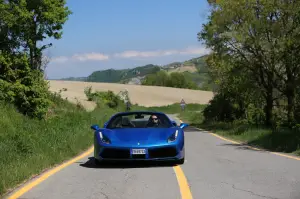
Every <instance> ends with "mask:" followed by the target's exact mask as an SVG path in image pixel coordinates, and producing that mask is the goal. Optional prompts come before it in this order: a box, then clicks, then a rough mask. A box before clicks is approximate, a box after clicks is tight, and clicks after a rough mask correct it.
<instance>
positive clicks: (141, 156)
mask: <svg viewBox="0 0 300 199" xmlns="http://www.w3.org/2000/svg"><path fill="white" fill-rule="evenodd" d="M132 159H146V155H145V154H134V155H132Z"/></svg>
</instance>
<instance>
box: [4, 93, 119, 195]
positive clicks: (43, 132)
mask: <svg viewBox="0 0 300 199" xmlns="http://www.w3.org/2000/svg"><path fill="white" fill-rule="evenodd" d="M52 100H53V101H54V104H55V106H53V107H52V109H51V113H50V115H49V117H48V118H47V119H46V120H43V121H40V120H35V119H30V118H29V117H26V116H24V115H22V114H20V113H18V112H17V111H16V109H15V107H13V106H11V105H8V104H5V103H0V112H1V114H0V140H1V142H0V171H1V172H0V179H1V182H0V196H1V195H3V194H4V193H6V192H8V191H9V190H10V189H12V188H13V187H15V186H16V185H18V184H20V183H22V182H24V181H25V180H26V179H29V178H30V177H31V176H33V175H35V174H37V173H40V172H42V171H43V170H45V169H47V168H50V167H52V166H54V165H56V164H58V163H61V162H63V161H64V160H66V159H69V158H71V157H73V156H75V155H77V154H78V153H80V152H82V151H84V150H86V149H87V148H88V147H90V146H91V145H92V143H93V133H92V131H91V130H90V125H91V124H99V125H102V123H103V122H104V120H107V119H108V118H109V117H110V116H111V115H112V114H113V113H114V112H115V110H113V109H110V108H108V107H102V108H101V109H100V108H97V109H95V110H94V111H93V112H87V111H85V110H84V109H83V108H81V107H79V106H77V105H74V104H71V103H69V102H67V101H65V100H62V99H61V98H59V97H55V96H53V99H52Z"/></svg>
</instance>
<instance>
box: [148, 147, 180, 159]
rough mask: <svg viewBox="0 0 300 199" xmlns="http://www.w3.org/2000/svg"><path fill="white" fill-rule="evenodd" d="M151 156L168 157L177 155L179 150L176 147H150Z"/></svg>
mask: <svg viewBox="0 0 300 199" xmlns="http://www.w3.org/2000/svg"><path fill="white" fill-rule="evenodd" d="M148 153H149V158H168V157H174V156H176V155H177V150H176V148H175V147H162V148H156V149H149V150H148Z"/></svg>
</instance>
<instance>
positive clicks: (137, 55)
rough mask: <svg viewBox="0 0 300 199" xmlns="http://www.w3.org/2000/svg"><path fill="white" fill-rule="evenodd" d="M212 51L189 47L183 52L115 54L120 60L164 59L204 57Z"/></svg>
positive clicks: (125, 52)
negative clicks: (177, 56)
mask: <svg viewBox="0 0 300 199" xmlns="http://www.w3.org/2000/svg"><path fill="white" fill-rule="evenodd" d="M209 52H210V50H209V49H207V48H205V47H188V48H186V49H182V50H175V49H170V50H157V51H133V50H130V51H124V52H121V53H116V54H114V57H118V58H146V57H162V56H168V55H180V54H182V55H198V56H201V55H204V54H207V53H209Z"/></svg>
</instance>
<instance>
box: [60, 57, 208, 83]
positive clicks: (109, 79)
mask: <svg viewBox="0 0 300 199" xmlns="http://www.w3.org/2000/svg"><path fill="white" fill-rule="evenodd" d="M206 57H207V55H205V56H201V57H197V58H193V59H190V60H187V61H184V62H173V63H170V64H167V65H164V66H162V67H161V66H157V65H153V64H148V65H145V66H139V67H135V68H132V69H120V70H115V69H107V70H101V71H95V72H93V73H92V74H91V75H89V76H88V77H86V78H84V77H80V78H76V77H69V78H64V79H61V80H65V81H85V82H106V83H122V84H135V85H140V84H141V82H142V80H143V79H144V77H145V76H146V75H150V74H154V73H156V72H158V71H160V70H164V71H166V72H168V73H173V72H179V73H183V74H184V75H185V77H186V78H188V79H191V80H192V81H194V82H195V83H196V84H197V85H198V86H200V87H201V86H202V85H207V84H209V83H210V82H209V80H210V78H209V76H208V74H207V66H206V63H205V58H206ZM199 72H200V73H199Z"/></svg>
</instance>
